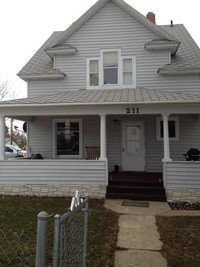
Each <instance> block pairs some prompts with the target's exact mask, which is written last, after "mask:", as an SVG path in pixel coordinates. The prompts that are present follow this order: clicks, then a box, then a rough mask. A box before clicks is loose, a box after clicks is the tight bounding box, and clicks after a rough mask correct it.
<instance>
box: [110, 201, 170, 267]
mask: <svg viewBox="0 0 200 267" xmlns="http://www.w3.org/2000/svg"><path fill="white" fill-rule="evenodd" d="M122 201H123V200H109V199H106V201H105V207H106V208H107V209H110V210H113V211H115V212H117V213H119V214H120V216H119V234H118V242H117V247H118V249H117V251H116V252H115V267H167V262H166V259H165V258H163V257H162V255H161V253H160V250H161V247H162V242H161V241H160V239H159V238H160V236H159V233H158V231H157V226H156V219H155V216H156V215H159V214H162V213H165V214H167V213H168V212H169V211H170V208H169V206H168V204H167V203H165V202H149V207H132V206H122V205H121V204H122Z"/></svg>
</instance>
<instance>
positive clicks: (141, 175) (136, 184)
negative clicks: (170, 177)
mask: <svg viewBox="0 0 200 267" xmlns="http://www.w3.org/2000/svg"><path fill="white" fill-rule="evenodd" d="M106 198H110V199H115V198H119V199H132V200H149V201H166V196H165V189H164V187H163V181H162V173H154V172H121V171H120V172H111V173H109V185H108V187H107V194H106Z"/></svg>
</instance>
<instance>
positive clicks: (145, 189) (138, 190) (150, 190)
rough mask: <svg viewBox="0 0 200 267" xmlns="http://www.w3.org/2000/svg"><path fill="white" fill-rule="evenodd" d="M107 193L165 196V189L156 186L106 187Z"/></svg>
mask: <svg viewBox="0 0 200 267" xmlns="http://www.w3.org/2000/svg"><path fill="white" fill-rule="evenodd" d="M107 193H108V194H109V193H120V194H129V193H130V194H155V195H159V194H160V195H165V189H164V188H163V187H156V186H129V185H123V186H122V185H108V187H107Z"/></svg>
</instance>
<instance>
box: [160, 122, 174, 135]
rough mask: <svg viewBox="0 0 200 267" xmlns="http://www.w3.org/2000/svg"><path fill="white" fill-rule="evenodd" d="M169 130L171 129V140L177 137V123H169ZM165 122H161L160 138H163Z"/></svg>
mask: <svg viewBox="0 0 200 267" xmlns="http://www.w3.org/2000/svg"><path fill="white" fill-rule="evenodd" d="M168 128H169V138H175V137H176V123H175V121H168ZM163 136H164V133H163V121H160V137H161V138H163Z"/></svg>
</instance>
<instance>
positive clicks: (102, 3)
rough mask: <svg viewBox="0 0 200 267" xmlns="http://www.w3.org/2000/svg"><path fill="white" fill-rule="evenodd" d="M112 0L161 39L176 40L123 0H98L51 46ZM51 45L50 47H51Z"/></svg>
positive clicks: (63, 39)
mask: <svg viewBox="0 0 200 267" xmlns="http://www.w3.org/2000/svg"><path fill="white" fill-rule="evenodd" d="M109 2H113V3H114V4H115V5H117V6H118V7H120V8H121V9H122V10H124V11H125V12H127V13H128V14H129V15H130V16H132V17H133V18H135V19H136V20H137V21H139V22H140V23H142V24H143V25H144V26H146V27H147V28H148V29H149V30H151V31H152V32H154V33H155V34H156V35H157V36H158V37H160V38H161V39H166V40H169V41H177V42H178V40H177V39H175V38H174V37H173V36H172V35H170V34H169V33H168V32H166V31H164V30H163V29H161V28H160V27H159V26H157V25H156V24H154V23H152V22H151V21H150V20H149V19H147V18H146V17H145V16H143V15H142V14H141V13H139V12H138V11H137V10H136V9H134V8H133V7H132V6H130V5H129V4H127V3H126V2H125V1H123V0H98V1H97V2H96V3H95V4H94V5H93V6H92V7H91V8H89V9H88V10H87V11H86V12H85V13H84V14H83V15H82V16H81V17H80V18H79V19H77V20H76V21H75V22H74V23H73V24H72V25H71V26H70V27H69V28H67V29H66V30H65V31H64V32H63V33H62V34H61V35H60V37H59V38H58V39H57V41H56V42H55V43H54V44H53V46H57V45H62V44H63V43H64V42H65V41H66V40H67V39H68V38H69V37H70V36H71V35H72V34H74V33H75V32H76V31H77V30H78V29H79V28H80V27H81V26H82V25H83V24H85V23H86V22H87V21H88V20H89V19H90V18H91V17H93V16H94V15H95V14H96V13H97V12H98V11H99V10H101V9H102V8H103V7H104V6H105V5H106V4H107V3H109ZM53 46H52V47H53Z"/></svg>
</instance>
